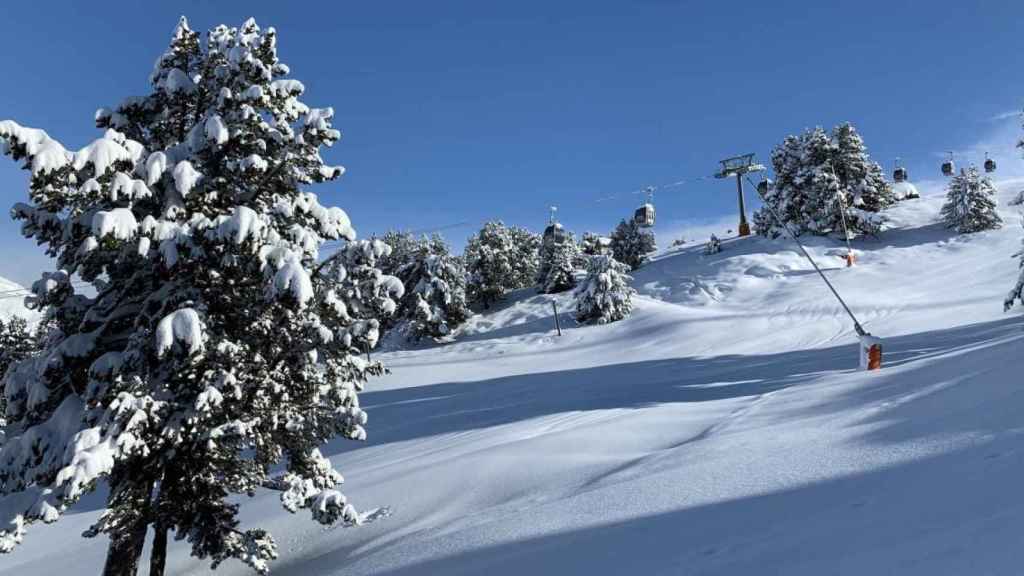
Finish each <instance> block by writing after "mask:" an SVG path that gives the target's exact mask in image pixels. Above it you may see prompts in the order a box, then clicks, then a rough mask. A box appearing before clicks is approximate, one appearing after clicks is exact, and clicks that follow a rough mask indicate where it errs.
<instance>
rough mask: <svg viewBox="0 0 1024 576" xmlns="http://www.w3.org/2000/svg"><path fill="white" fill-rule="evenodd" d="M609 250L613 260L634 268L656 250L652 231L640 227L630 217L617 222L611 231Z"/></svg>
mask: <svg viewBox="0 0 1024 576" xmlns="http://www.w3.org/2000/svg"><path fill="white" fill-rule="evenodd" d="M611 238H612V241H611V245H610V248H611V252H612V255H613V256H614V257H615V260H617V261H619V262H621V263H623V264H625V265H626V266H629V268H630V269H631V270H636V269H637V268H639V267H640V266H642V265H643V264H644V262H646V261H647V258H648V257H649V255H650V253H651V252H654V251H655V250H657V248H658V247H657V245H656V244H655V243H654V233H653V232H651V231H650V230H646V229H644V228H641V227H640V225H639V224H637V223H636V221H635V220H633V219H632V218H630V219H628V220H623V221H621V222H619V225H618V226H616V227H615V231H614V232H612V236H611Z"/></svg>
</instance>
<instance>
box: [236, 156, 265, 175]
mask: <svg viewBox="0 0 1024 576" xmlns="http://www.w3.org/2000/svg"><path fill="white" fill-rule="evenodd" d="M241 168H242V171H243V172H245V171H247V170H255V171H257V172H266V171H267V161H266V160H264V159H263V157H262V156H260V155H259V154H250V155H248V156H246V157H245V158H242V162H241Z"/></svg>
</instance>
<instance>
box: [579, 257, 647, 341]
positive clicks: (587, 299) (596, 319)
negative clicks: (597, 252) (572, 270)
mask: <svg viewBox="0 0 1024 576" xmlns="http://www.w3.org/2000/svg"><path fill="white" fill-rule="evenodd" d="M628 273H629V267H628V266H626V265H625V264H623V263H621V262H619V261H617V260H615V259H614V258H612V257H611V256H591V257H590V261H589V263H588V264H587V277H586V279H585V280H584V281H583V282H582V283H581V284H580V285H579V286H577V287H576V290H575V292H574V293H573V295H574V296H575V297H576V321H577V322H579V323H581V324H588V323H589V324H595V323H596V324H607V323H608V322H615V321H617V320H622V319H623V318H625V317H626V316H629V314H630V313H631V312H632V311H633V300H632V298H633V295H634V294H636V290H634V289H633V287H632V286H630V285H629V282H630V281H632V280H633V279H632V278H631V277H630V276H629V274H628Z"/></svg>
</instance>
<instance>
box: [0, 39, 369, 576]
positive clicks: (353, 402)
mask: <svg viewBox="0 0 1024 576" xmlns="http://www.w3.org/2000/svg"><path fill="white" fill-rule="evenodd" d="M276 44H277V34H276V32H275V31H274V29H273V28H267V29H260V28H259V27H258V26H257V25H256V23H255V22H254V21H252V20H249V21H247V22H245V23H244V24H243V25H242V26H241V27H240V28H228V27H226V26H218V27H216V28H214V29H212V30H210V32H209V33H208V34H207V36H206V38H205V39H201V38H200V35H199V34H198V33H196V32H194V31H192V30H191V29H190V28H189V26H188V23H187V22H186V21H185V20H184V19H182V20H181V22H180V23H179V24H178V26H177V27H176V28H175V30H174V33H173V37H172V40H171V44H170V47H169V49H168V50H167V52H165V53H164V54H163V55H162V56H161V57H160V58H159V59H158V60H157V62H156V65H155V67H154V71H153V74H152V76H151V78H150V80H151V85H152V91H151V93H150V94H149V95H147V96H144V97H135V98H129V99H128V100H126V101H125V102H124V103H122V104H121V105H119V106H118V107H117V108H115V109H113V110H100V111H99V112H98V113H97V114H96V124H97V126H98V127H99V128H103V129H106V132H105V133H104V134H103V136H102V137H101V138H100V139H98V140H96V141H95V142H93V143H92V144H89V145H88V146H86V147H85V148H82V149H81V150H79V151H77V152H72V151H68V150H66V149H65V148H64V147H63V146H62V145H61V144H60V143H59V142H57V141H56V140H53V139H52V138H50V137H49V136H48V135H47V134H46V133H45V132H43V131H42V130H35V129H30V128H23V127H21V126H19V125H18V124H16V123H14V122H11V121H5V122H0V138H2V139H3V140H4V141H5V144H6V146H5V152H7V153H8V154H10V155H12V156H13V157H14V159H16V160H19V159H22V160H24V161H25V167H26V168H27V169H28V170H30V171H31V174H32V177H31V182H30V191H29V198H30V201H29V203H26V204H19V205H17V206H16V207H15V208H14V214H15V216H16V217H17V218H18V219H20V220H22V221H23V228H22V230H23V233H24V234H25V235H26V236H27V237H29V238H32V239H34V240H36V241H37V242H39V243H41V244H44V245H45V246H46V250H47V252H48V253H49V254H50V255H52V256H54V257H55V258H56V259H57V266H58V270H57V271H55V272H48V273H45V274H44V275H43V277H42V279H41V280H39V281H37V282H36V283H35V284H34V285H33V286H32V292H33V294H34V296H33V297H32V298H31V299H30V302H29V304H31V305H32V306H34V307H35V308H37V309H40V310H45V311H46V314H47V317H48V319H49V321H50V322H51V323H52V325H53V328H52V333H51V334H50V335H49V336H48V339H47V344H46V347H45V349H44V350H43V351H42V352H41V353H40V354H39V355H37V356H33V357H30V358H28V359H26V360H25V361H22V362H19V363H16V364H15V365H14V366H13V367H12V368H11V369H10V370H9V371H8V372H7V376H6V381H5V395H6V399H7V402H8V407H7V416H8V424H7V428H6V431H7V440H6V443H5V444H4V446H3V448H2V450H0V515H2V516H0V552H10V551H11V550H12V549H13V548H14V547H15V546H16V545H17V544H18V543H20V542H21V541H22V539H23V538H24V536H25V531H26V528H27V526H28V525H29V524H32V523H34V522H37V521H44V522H54V521H57V520H59V519H60V517H61V516H62V514H63V513H64V512H65V511H66V510H68V508H69V507H70V506H72V505H74V504H75V503H76V502H77V501H78V500H79V498H81V497H82V495H83V494H85V493H88V492H91V491H93V490H94V489H96V487H97V485H98V483H101V482H103V483H106V484H107V485H108V486H109V496H108V497H107V503H106V509H105V510H104V512H103V513H102V514H100V516H99V518H98V519H97V521H96V523H95V524H94V525H93V526H92V528H91V529H90V530H89V531H88V532H87V535H97V534H99V533H104V534H106V535H107V536H109V538H110V545H109V548H108V555H107V562H106V567H105V574H108V575H117V576H130V575H134V574H135V572H136V570H137V566H138V560H139V557H140V553H141V550H142V546H143V539H144V538H145V535H146V532H147V529H148V527H149V526H153V527H154V541H153V549H152V550H153V552H152V564H151V572H150V574H162V573H163V562H164V559H165V557H166V550H167V536H168V532H169V531H173V532H175V534H176V536H177V538H180V539H184V540H186V541H188V542H189V543H190V544H191V548H192V554H193V555H195V556H197V557H199V558H205V559H209V560H211V561H212V564H213V565H214V566H216V565H218V564H220V563H221V562H222V561H224V560H226V559H229V558H236V559H239V560H241V561H243V562H245V563H247V564H248V565H250V566H251V567H252V568H254V569H255V570H256V571H258V572H260V573H266V572H267V570H268V562H269V561H270V560H272V559H273V558H275V557H276V555H277V552H276V545H275V543H274V540H273V538H272V537H271V535H270V534H268V533H267V532H266V531H265V530H263V529H261V528H259V527H253V528H251V529H248V530H245V531H242V530H240V529H239V528H238V524H239V521H238V519H237V516H238V512H239V509H240V507H241V506H242V505H243V502H244V499H240V498H239V497H238V496H244V495H252V494H254V492H255V491H256V489H257V488H259V487H261V486H262V487H272V488H277V489H279V490H281V491H282V494H281V503H282V505H283V506H284V507H285V508H286V509H288V510H290V511H297V510H298V509H300V508H308V509H309V510H310V511H311V512H312V516H313V518H314V519H315V520H317V521H319V522H322V523H325V524H326V523H333V522H336V521H338V520H341V521H343V522H346V523H357V522H359V516H358V514H357V513H356V511H355V510H354V509H353V507H352V506H351V505H350V504H348V503H347V501H346V499H345V496H343V495H342V494H341V493H340V492H339V491H338V486H339V485H340V484H341V482H342V477H341V475H340V474H339V473H338V472H337V471H336V470H335V469H334V468H333V466H332V465H331V462H330V461H329V460H328V459H327V458H325V457H324V456H323V455H322V454H321V453H320V451H319V446H321V445H322V444H324V443H325V442H327V441H328V440H330V439H332V438H336V437H339V436H342V437H345V438H350V439H355V440H361V439H363V438H365V435H366V433H365V431H364V429H363V425H364V424H365V422H366V415H365V414H364V413H363V411H362V410H361V409H360V407H359V401H358V392H359V391H360V390H361V389H362V387H363V384H364V382H365V381H366V379H367V378H368V377H370V376H373V375H378V374H381V373H383V371H384V368H383V366H381V365H380V364H379V363H369V362H366V361H365V360H363V359H362V358H361V357H360V356H359V350H357V349H356V347H355V346H354V344H353V342H354V341H356V339H357V336H358V330H359V329H358V328H357V326H358V324H357V323H355V322H354V321H353V320H352V318H351V317H350V316H349V315H347V314H346V313H345V312H346V308H347V303H345V302H344V300H343V299H342V295H341V294H340V293H339V292H338V290H337V289H336V285H337V283H336V277H330V276H329V275H326V274H323V273H321V272H322V271H319V272H318V270H317V261H318V259H319V251H318V248H319V247H320V246H321V244H322V243H323V242H325V241H328V240H352V239H354V236H355V232H354V231H353V229H352V226H351V225H350V222H349V219H348V216H347V215H346V214H345V212H344V211H342V210H341V209H340V208H327V207H324V206H322V205H321V204H320V203H319V202H318V200H317V197H316V195H314V194H312V193H310V192H305V191H303V188H304V187H305V186H307V185H310V184H314V183H319V182H325V181H328V180H333V179H335V178H337V177H339V176H340V175H341V174H342V172H343V169H342V168H341V167H337V166H330V165H327V164H325V163H324V161H323V160H322V158H321V157H320V148H321V147H322V146H330V145H331V144H333V143H334V142H336V141H337V140H338V139H339V138H340V133H339V132H338V131H337V130H335V129H334V128H332V127H331V118H332V116H333V111H332V110H331V109H330V108H319V109H317V108H309V107H307V106H306V105H305V104H303V103H302V102H301V101H300V100H299V97H300V96H301V95H302V93H303V92H304V90H305V89H304V87H303V85H302V83H300V82H299V81H298V80H293V79H288V78H286V77H287V75H288V74H289V69H288V67H287V66H285V65H284V64H283V63H282V62H280V61H279V60H278V57H277V47H276ZM73 275H78V276H79V277H81V279H82V280H84V281H86V282H89V283H90V284H92V287H93V289H94V291H95V296H89V295H86V294H83V293H78V292H76V287H75V286H73V285H72V282H71V278H72V276H73ZM275 470H279V471H280V472H279V473H278V474H276V475H273V474H272V471H275Z"/></svg>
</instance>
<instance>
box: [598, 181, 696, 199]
mask: <svg viewBox="0 0 1024 576" xmlns="http://www.w3.org/2000/svg"><path fill="white" fill-rule="evenodd" d="M711 178H712V176H693V177H690V178H683V179H681V180H676V181H673V182H669V183H667V184H660V185H657V186H644V187H643V188H637V189H635V190H630V191H628V192H617V193H615V194H609V195H607V196H602V197H601V198H598V199H597V200H595V202H598V203H600V202H608V201H610V200H616V199H618V198H621V197H623V196H638V195H641V194H648V193H650V192H657V191H659V190H667V189H669V188H678V187H679V186H684V185H686V184H692V183H694V182H700V181H702V180H710V179H711Z"/></svg>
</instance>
